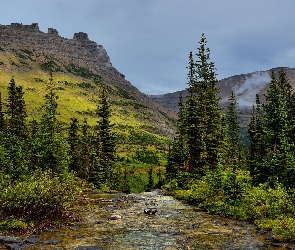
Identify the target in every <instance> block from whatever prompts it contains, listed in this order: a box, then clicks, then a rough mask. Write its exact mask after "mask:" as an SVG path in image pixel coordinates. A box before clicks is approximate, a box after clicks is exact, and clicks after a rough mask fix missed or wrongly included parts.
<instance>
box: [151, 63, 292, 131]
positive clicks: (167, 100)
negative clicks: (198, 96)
mask: <svg viewBox="0 0 295 250" xmlns="http://www.w3.org/2000/svg"><path fill="white" fill-rule="evenodd" d="M281 69H284V70H285V71H286V74H287V77H288V79H289V81H290V83H291V85H292V86H293V88H295V69H293V68H282V67H278V68H273V69H270V70H267V71H259V72H253V73H248V74H241V75H235V76H231V77H228V78H225V79H222V80H220V81H219V82H218V83H217V84H216V86H217V87H218V88H219V89H220V93H219V96H220V97H221V98H222V99H221V105H222V106H223V107H224V108H226V106H227V102H228V101H227V100H228V97H229V96H230V94H231V92H232V91H234V92H235V95H236V98H237V101H238V103H239V116H240V120H241V124H242V125H243V126H245V125H247V124H248V123H249V120H250V117H251V114H252V105H253V104H254V103H255V95H256V94H259V95H260V96H261V99H262V100H264V95H263V94H264V93H266V91H267V89H268V86H269V82H270V75H271V72H272V71H274V73H275V74H276V75H278V74H279V71H280V70H281ZM181 92H182V96H183V97H184V99H185V97H186V96H187V95H188V94H189V93H188V91H187V90H182V91H177V92H174V93H168V94H164V95H151V96H150V97H151V98H152V99H153V100H154V101H155V102H157V103H159V104H160V105H162V106H164V107H166V108H167V109H170V110H171V111H173V112H175V113H177V112H178V107H177V104H178V101H179V95H180V93H181Z"/></svg>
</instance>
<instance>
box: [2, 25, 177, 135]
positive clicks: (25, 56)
mask: <svg viewBox="0 0 295 250" xmlns="http://www.w3.org/2000/svg"><path fill="white" fill-rule="evenodd" d="M0 57H1V58H0V72H1V71H2V72H11V75H13V72H39V71H40V70H41V71H47V72H48V71H53V73H54V74H60V75H62V74H63V75H74V76H79V77H80V78H84V79H88V80H97V78H99V80H102V81H104V82H105V83H107V84H108V85H109V86H111V87H112V88H113V89H115V91H114V92H116V93H120V95H121V97H122V98H123V97H124V96H125V97H126V98H127V99H128V102H129V103H131V104H134V106H137V107H143V110H142V111H141V112H142V113H144V112H146V113H148V114H150V117H151V120H152V121H150V123H151V124H152V125H153V126H156V127H157V128H158V130H157V131H158V132H157V133H160V134H165V135H171V134H172V133H173V123H172V122H171V121H172V120H173V119H174V118H175V117H176V116H175V114H174V113H173V112H171V111H170V110H168V109H166V108H164V107H162V106H161V105H159V104H158V103H156V102H154V101H153V100H152V99H151V98H150V97H148V96H147V95H145V94H143V93H141V92H140V91H139V90H138V89H137V88H136V87H134V86H133V85H132V84H131V83H130V82H129V81H127V80H126V79H125V76H124V75H123V74H121V73H120V72H118V71H117V70H116V69H115V68H114V67H113V66H112V63H111V61H110V58H109V56H108V54H107V52H106V50H105V49H104V48H103V46H102V45H98V44H97V43H96V42H94V41H91V40H90V39H89V38H88V35H87V34H86V33H83V32H78V33H75V34H74V35H73V38H72V39H67V38H64V37H61V36H60V35H59V33H58V31H57V30H56V29H54V28H49V29H48V32H47V33H45V32H42V31H40V30H39V27H38V24H37V23H33V24H31V25H23V24H20V23H12V24H11V25H0ZM114 99H116V97H114ZM125 106H126V104H125Z"/></svg>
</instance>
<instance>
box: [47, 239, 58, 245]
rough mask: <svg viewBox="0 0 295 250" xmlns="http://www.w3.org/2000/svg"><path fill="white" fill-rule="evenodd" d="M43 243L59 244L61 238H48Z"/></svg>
mask: <svg viewBox="0 0 295 250" xmlns="http://www.w3.org/2000/svg"><path fill="white" fill-rule="evenodd" d="M43 243H44V244H46V245H57V244H59V243H61V240H58V239H52V240H46V241H44V242H43Z"/></svg>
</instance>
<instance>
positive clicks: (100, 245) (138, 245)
mask: <svg viewBox="0 0 295 250" xmlns="http://www.w3.org/2000/svg"><path fill="white" fill-rule="evenodd" d="M86 201H87V202H91V203H92V204H93V203H94V206H93V208H92V209H90V211H88V212H87V214H86V215H85V219H84V220H82V221H80V222H77V223H75V225H72V226H67V227H64V228H60V229H57V228H49V230H48V231H47V232H44V233H42V234H41V235H38V236H34V235H33V236H30V237H29V239H27V240H25V239H23V238H22V239H21V240H22V242H23V244H22V245H21V247H19V245H18V244H17V243H10V244H8V243H7V242H6V246H4V245H3V244H2V245H0V249H1V250H2V249H32V250H33V249H35V250H39V249H44V250H45V249H46V250H47V249H71V250H72V249H76V250H102V249H103V250H107V249H125V250H135V249H153V250H156V249H163V250H164V249H165V250H168V249H169V250H174V249H188V250H190V249H202V250H205V249H206V250H209V249H222V250H224V249H245V250H246V249H247V250H248V249H249V250H250V249H251V250H254V249H295V248H293V247H292V246H291V245H289V244H284V243H281V242H273V241H272V240H271V239H272V235H271V233H270V232H267V231H262V230H260V231H259V230H257V229H256V228H255V226H253V225H251V224H249V223H247V222H245V221H236V220H231V219H228V218H223V217H220V216H216V215H211V214H208V213H206V212H203V211H201V210H199V209H197V208H195V207H193V206H191V205H188V204H186V203H184V202H182V201H179V200H176V199H175V198H173V197H171V196H165V195H164V194H163V193H162V192H161V191H159V190H155V191H152V192H145V193H140V194H130V195H126V194H122V193H121V194H91V195H90V196H89V198H86ZM0 237H1V236H0ZM0 240H1V239H0Z"/></svg>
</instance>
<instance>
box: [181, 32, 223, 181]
mask: <svg viewBox="0 0 295 250" xmlns="http://www.w3.org/2000/svg"><path fill="white" fill-rule="evenodd" d="M199 44H200V47H199V48H198V53H196V56H197V57H198V60H197V61H196V62H195V63H194V64H193V63H192V59H191V54H190V61H189V77H188V78H189V88H188V91H189V93H190V95H189V96H188V100H187V103H186V106H187V136H188V146H189V171H190V172H193V173H194V174H195V175H196V176H202V175H204V174H205V173H206V171H207V170H214V169H216V167H217V166H218V165H219V163H220V162H221V159H222V150H223V149H222V148H223V143H224V136H225V127H224V123H223V115H222V109H221V107H220V106H219V100H220V98H218V96H217V95H218V93H219V90H218V89H217V88H216V86H215V85H216V82H217V79H216V73H215V70H216V69H215V66H214V63H213V62H210V50H209V48H208V47H207V41H206V38H205V36H204V34H202V37H201V40H200V42H199Z"/></svg>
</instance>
